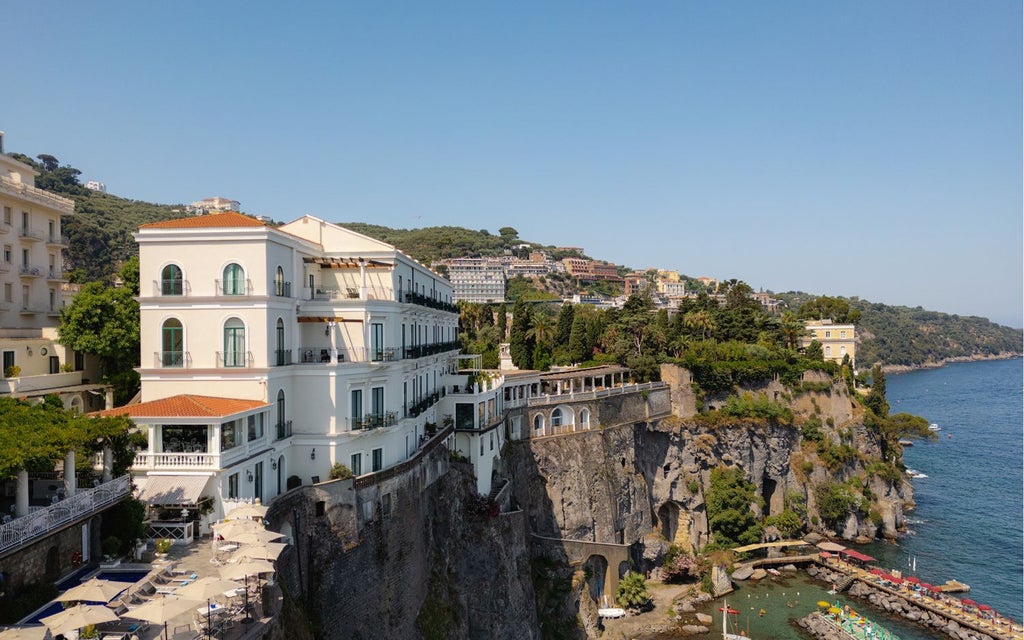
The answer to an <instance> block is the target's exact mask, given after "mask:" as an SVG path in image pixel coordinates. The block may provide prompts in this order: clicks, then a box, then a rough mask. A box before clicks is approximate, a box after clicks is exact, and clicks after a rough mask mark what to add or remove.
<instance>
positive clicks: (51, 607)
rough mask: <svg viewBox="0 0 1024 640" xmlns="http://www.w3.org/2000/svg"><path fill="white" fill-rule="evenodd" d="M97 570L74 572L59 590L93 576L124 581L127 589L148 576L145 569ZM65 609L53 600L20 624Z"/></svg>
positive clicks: (65, 589) (31, 622)
mask: <svg viewBox="0 0 1024 640" xmlns="http://www.w3.org/2000/svg"><path fill="white" fill-rule="evenodd" d="M95 571H96V570H95V569H92V568H86V569H82V570H80V571H77V572H76V573H74V574H72V575H70V576H68V577H67V578H65V579H64V580H62V581H60V582H59V583H58V584H57V590H58V591H60V592H61V593H63V592H65V591H67V590H68V589H70V588H71V587H75V586H78V585H79V584H81V583H83V582H85V581H86V580H89V579H91V578H99V579H100V580H110V581H113V582H124V583H125V589H127V588H128V585H130V584H134V583H136V582H138V581H139V580H142V579H143V578H145V577H146V572H145V571H109V570H107V571H100V572H98V573H95V575H94V572H95ZM100 604H103V603H100ZM63 610H64V605H63V604H62V603H60V602H51V603H49V604H47V605H46V606H45V607H43V608H42V609H38V610H36V611H35V612H34V613H33V614H32V615H31V616H29V617H28V618H25V619H24V620H22V621H21V623H20V624H39V621H40V620H41V619H42V618H45V617H46V616H52V615H53V614H55V613H60V612H61V611H63Z"/></svg>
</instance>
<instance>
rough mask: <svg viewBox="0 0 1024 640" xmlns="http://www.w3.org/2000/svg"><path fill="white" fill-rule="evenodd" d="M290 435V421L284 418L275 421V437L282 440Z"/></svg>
mask: <svg viewBox="0 0 1024 640" xmlns="http://www.w3.org/2000/svg"><path fill="white" fill-rule="evenodd" d="M290 437H292V421H291V420H284V421H282V422H278V423H277V439H278V440H284V439H285V438H290Z"/></svg>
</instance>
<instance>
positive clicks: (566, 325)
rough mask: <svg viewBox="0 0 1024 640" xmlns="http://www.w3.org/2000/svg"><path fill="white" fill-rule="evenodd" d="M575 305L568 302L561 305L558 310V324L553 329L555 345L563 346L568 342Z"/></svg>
mask: <svg viewBox="0 0 1024 640" xmlns="http://www.w3.org/2000/svg"><path fill="white" fill-rule="evenodd" d="M575 311H576V307H574V306H573V305H572V303H570V302H566V303H565V304H563V305H562V308H561V309H560V310H559V311H558V326H557V328H556V329H555V345H556V346H563V345H566V344H568V343H569V336H570V335H571V334H572V320H573V317H574V316H575V315H576V314H575Z"/></svg>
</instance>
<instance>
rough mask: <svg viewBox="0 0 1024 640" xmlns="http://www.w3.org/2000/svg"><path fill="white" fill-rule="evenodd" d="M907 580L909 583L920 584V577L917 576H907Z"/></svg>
mask: <svg viewBox="0 0 1024 640" xmlns="http://www.w3.org/2000/svg"><path fill="white" fill-rule="evenodd" d="M907 582H909V583H910V584H921V578H918V577H917V576H910V577H909V578H907Z"/></svg>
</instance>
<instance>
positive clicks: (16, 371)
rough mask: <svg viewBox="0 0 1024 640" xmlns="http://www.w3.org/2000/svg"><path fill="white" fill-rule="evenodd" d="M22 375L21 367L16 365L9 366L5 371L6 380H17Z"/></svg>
mask: <svg viewBox="0 0 1024 640" xmlns="http://www.w3.org/2000/svg"><path fill="white" fill-rule="evenodd" d="M20 375H21V367H19V366H18V365H16V364H12V365H11V366H9V367H7V368H6V369H4V377H5V378H17V377H18V376H20Z"/></svg>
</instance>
